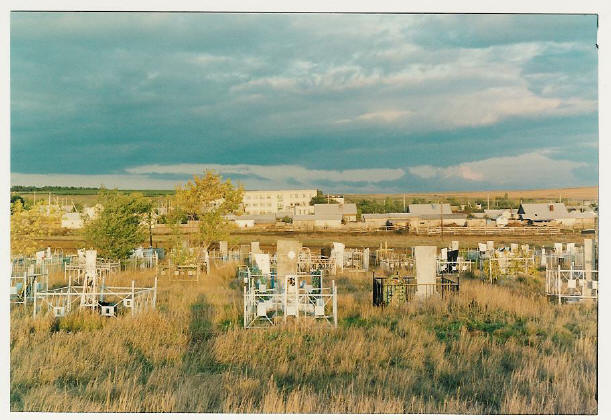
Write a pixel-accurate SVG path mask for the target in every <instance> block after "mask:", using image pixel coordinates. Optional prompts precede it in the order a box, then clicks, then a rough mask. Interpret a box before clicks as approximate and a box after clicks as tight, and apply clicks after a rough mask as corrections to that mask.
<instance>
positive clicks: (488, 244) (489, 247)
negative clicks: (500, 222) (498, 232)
mask: <svg viewBox="0 0 611 420" xmlns="http://www.w3.org/2000/svg"><path fill="white" fill-rule="evenodd" d="M486 249H487V250H488V251H494V241H487V242H486Z"/></svg>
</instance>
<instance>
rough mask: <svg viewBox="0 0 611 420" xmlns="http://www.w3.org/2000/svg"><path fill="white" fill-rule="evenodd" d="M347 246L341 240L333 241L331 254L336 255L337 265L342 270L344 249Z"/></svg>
mask: <svg viewBox="0 0 611 420" xmlns="http://www.w3.org/2000/svg"><path fill="white" fill-rule="evenodd" d="M345 248H346V246H345V245H344V244H343V243H341V242H333V249H332V250H331V256H332V257H335V266H336V267H337V268H339V269H340V270H341V269H342V268H343V267H344V249H345Z"/></svg>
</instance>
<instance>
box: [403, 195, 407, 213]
mask: <svg viewBox="0 0 611 420" xmlns="http://www.w3.org/2000/svg"><path fill="white" fill-rule="evenodd" d="M406 211H407V208H406V207H405V193H403V213H405V212H406Z"/></svg>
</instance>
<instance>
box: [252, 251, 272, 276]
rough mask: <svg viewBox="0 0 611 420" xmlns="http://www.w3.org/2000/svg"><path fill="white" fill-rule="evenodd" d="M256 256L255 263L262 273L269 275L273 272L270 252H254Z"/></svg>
mask: <svg viewBox="0 0 611 420" xmlns="http://www.w3.org/2000/svg"><path fill="white" fill-rule="evenodd" d="M253 255H254V256H255V264H256V266H257V267H259V270H261V273H262V274H263V275H265V276H269V274H270V272H271V264H270V260H269V254H261V253H258V254H253Z"/></svg>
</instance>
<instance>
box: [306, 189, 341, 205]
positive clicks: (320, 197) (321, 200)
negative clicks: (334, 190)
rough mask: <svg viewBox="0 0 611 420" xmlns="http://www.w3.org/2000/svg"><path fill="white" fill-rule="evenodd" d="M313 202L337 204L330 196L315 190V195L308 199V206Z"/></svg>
mask: <svg viewBox="0 0 611 420" xmlns="http://www.w3.org/2000/svg"><path fill="white" fill-rule="evenodd" d="M314 204H337V201H336V200H334V199H332V198H327V196H326V195H324V194H323V193H322V191H320V190H317V191H316V195H315V196H314V197H312V199H311V200H310V206H313V205H314Z"/></svg>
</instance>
